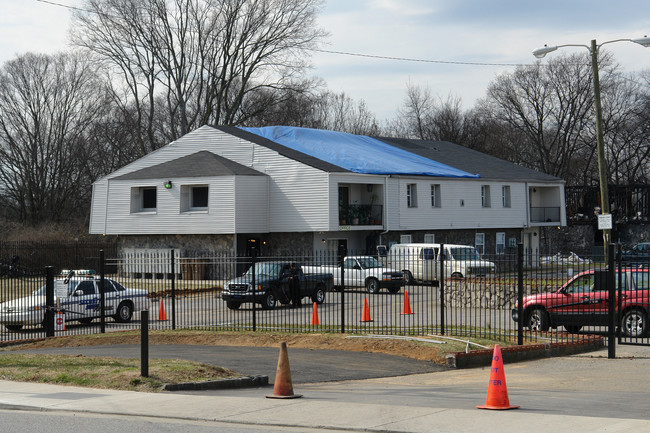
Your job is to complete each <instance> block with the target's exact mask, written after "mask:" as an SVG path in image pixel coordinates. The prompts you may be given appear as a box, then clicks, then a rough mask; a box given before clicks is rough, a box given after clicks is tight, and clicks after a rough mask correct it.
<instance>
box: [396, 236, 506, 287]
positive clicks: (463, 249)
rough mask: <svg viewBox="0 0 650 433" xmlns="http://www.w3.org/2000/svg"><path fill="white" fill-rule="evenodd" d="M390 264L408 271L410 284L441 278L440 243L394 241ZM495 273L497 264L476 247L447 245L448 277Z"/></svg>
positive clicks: (406, 272) (406, 275)
mask: <svg viewBox="0 0 650 433" xmlns="http://www.w3.org/2000/svg"><path fill="white" fill-rule="evenodd" d="M386 265H387V266H389V267H392V268H394V269H399V270H401V271H402V272H404V276H405V279H406V280H407V281H408V282H409V283H413V282H414V281H438V280H439V273H440V244H424V243H410V244H394V245H392V246H391V247H390V250H388V253H387V255H386ZM494 272H495V266H494V263H492V262H488V261H486V260H483V259H481V256H480V255H479V253H478V251H476V249H475V248H474V247H472V246H468V245H454V244H445V276H446V277H451V278H465V277H486V276H488V275H494Z"/></svg>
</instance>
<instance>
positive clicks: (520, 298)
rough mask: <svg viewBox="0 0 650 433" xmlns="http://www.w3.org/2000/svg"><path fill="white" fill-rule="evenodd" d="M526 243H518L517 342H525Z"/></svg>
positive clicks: (519, 343) (520, 343) (521, 343)
mask: <svg viewBox="0 0 650 433" xmlns="http://www.w3.org/2000/svg"><path fill="white" fill-rule="evenodd" d="M523 315H524V244H523V243H521V242H519V243H518V244H517V317H518V318H519V320H518V321H517V344H518V345H520V346H522V345H523V344H524V318H523Z"/></svg>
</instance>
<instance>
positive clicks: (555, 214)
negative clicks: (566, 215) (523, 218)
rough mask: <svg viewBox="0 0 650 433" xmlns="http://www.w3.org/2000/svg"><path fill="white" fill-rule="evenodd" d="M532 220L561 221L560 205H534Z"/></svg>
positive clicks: (531, 214) (531, 210)
mask: <svg viewBox="0 0 650 433" xmlns="http://www.w3.org/2000/svg"><path fill="white" fill-rule="evenodd" d="M530 221H531V222H534V223H559V222H560V207H559V206H557V207H532V206H531V208H530Z"/></svg>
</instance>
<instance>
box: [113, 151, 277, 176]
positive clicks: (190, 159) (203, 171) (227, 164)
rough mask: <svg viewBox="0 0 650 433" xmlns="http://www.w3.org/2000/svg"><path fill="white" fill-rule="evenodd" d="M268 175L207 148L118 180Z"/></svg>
mask: <svg viewBox="0 0 650 433" xmlns="http://www.w3.org/2000/svg"><path fill="white" fill-rule="evenodd" d="M232 175H245V176H266V175H265V174H264V173H260V172H259V171H257V170H253V169H252V168H249V167H246V166H244V165H241V164H239V163H237V162H234V161H231V160H229V159H226V158H224V157H222V156H219V155H215V154H214V153H212V152H208V151H207V150H202V151H200V152H196V153H193V154H191V155H187V156H183V157H181V158H178V159H175V160H173V161H168V162H163V163H161V164H158V165H154V166H151V167H146V168H143V169H140V170H136V171H134V172H131V173H127V174H124V175H122V176H118V177H115V178H113V179H116V180H136V179H163V178H168V177H171V178H175V177H210V176H232Z"/></svg>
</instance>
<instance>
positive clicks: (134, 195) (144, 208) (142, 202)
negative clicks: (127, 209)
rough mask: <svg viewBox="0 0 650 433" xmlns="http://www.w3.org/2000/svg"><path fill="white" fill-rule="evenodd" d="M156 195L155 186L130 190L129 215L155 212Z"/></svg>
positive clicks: (156, 204)
mask: <svg viewBox="0 0 650 433" xmlns="http://www.w3.org/2000/svg"><path fill="white" fill-rule="evenodd" d="M157 195H158V193H157V190H156V187H155V186H141V187H133V188H131V213H138V212H156V209H157V206H158V197H157Z"/></svg>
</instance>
